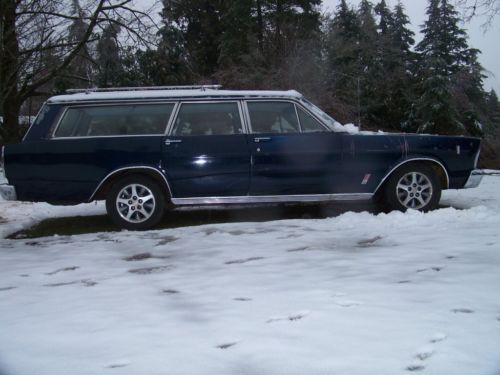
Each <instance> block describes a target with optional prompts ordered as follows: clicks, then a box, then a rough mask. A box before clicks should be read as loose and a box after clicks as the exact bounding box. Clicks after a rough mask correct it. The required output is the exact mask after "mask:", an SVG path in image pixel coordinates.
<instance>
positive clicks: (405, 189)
mask: <svg viewBox="0 0 500 375" xmlns="http://www.w3.org/2000/svg"><path fill="white" fill-rule="evenodd" d="M440 199H441V185H440V184H439V180H438V177H437V175H436V172H435V171H434V170H433V169H432V168H431V167H430V166H427V165H424V164H408V165H405V166H403V167H401V168H399V169H398V170H396V171H395V172H394V173H393V174H392V175H391V177H389V179H388V181H387V183H386V184H385V189H384V201H385V203H386V204H387V206H388V208H389V209H392V210H399V211H406V210H408V209H414V210H418V211H423V212H427V211H430V210H434V209H436V208H437V207H438V205H439V200H440Z"/></svg>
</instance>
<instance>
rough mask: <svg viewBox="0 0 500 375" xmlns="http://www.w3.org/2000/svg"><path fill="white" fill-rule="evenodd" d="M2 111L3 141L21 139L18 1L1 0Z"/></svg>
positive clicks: (0, 88)
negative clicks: (17, 28)
mask: <svg viewBox="0 0 500 375" xmlns="http://www.w3.org/2000/svg"><path fill="white" fill-rule="evenodd" d="M0 11H1V12H0V28H1V30H0V33H1V35H0V98H1V102H0V111H1V113H3V117H4V121H3V125H2V129H1V133H0V134H1V135H2V138H3V143H13V142H18V141H19V140H20V131H19V112H20V109H21V104H22V103H21V101H20V100H19V95H18V87H17V83H18V73H17V68H18V60H19V43H18V40H17V32H16V1H15V0H2V1H1V2H0Z"/></svg>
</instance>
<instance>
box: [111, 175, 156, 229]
mask: <svg viewBox="0 0 500 375" xmlns="http://www.w3.org/2000/svg"><path fill="white" fill-rule="evenodd" d="M106 210H107V212H108V215H109V216H110V217H111V219H112V220H113V222H114V223H115V224H116V225H118V226H120V227H121V228H125V229H130V230H144V229H149V228H152V227H154V226H155V225H156V224H158V223H159V222H160V220H161V219H162V217H163V214H164V212H165V196H164V194H163V191H162V190H161V188H160V186H159V185H158V184H157V183H156V182H155V181H154V180H152V179H150V178H148V177H144V176H128V177H125V178H123V179H121V180H119V181H117V182H116V183H115V184H114V185H113V187H112V188H111V190H110V192H109V194H108V196H107V199H106Z"/></svg>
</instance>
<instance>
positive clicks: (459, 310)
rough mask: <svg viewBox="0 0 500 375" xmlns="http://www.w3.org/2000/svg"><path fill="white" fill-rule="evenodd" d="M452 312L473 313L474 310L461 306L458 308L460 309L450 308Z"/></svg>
mask: <svg viewBox="0 0 500 375" xmlns="http://www.w3.org/2000/svg"><path fill="white" fill-rule="evenodd" d="M451 312H452V313H455V314H474V310H471V309H463V308H460V309H453V310H451Z"/></svg>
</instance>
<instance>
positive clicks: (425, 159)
mask: <svg viewBox="0 0 500 375" xmlns="http://www.w3.org/2000/svg"><path fill="white" fill-rule="evenodd" d="M413 161H432V162H434V163H436V164H437V165H439V166H440V167H441V168H442V169H443V171H444V174H445V175H446V189H448V188H449V187H450V176H449V175H448V171H447V170H446V168H445V167H444V165H443V164H442V163H441V162H439V161H437V160H435V159H431V158H412V159H407V160H404V161H402V162H400V163H399V164H397V165H396V166H395V167H394V168H392V169H391V170H390V171H389V173H387V174H386V175H385V177H384V178H383V179H382V180H381V181H380V183H379V184H378V186H377V188H376V189H375V191H374V192H373V194H375V193H377V191H378V190H379V189H380V187H381V186H382V185H383V184H384V182H385V181H386V180H387V179H388V178H389V177H390V176H391V174H393V173H394V171H395V170H396V169H398V168H399V167H401V166H402V165H404V164H408V163H411V162H413Z"/></svg>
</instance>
